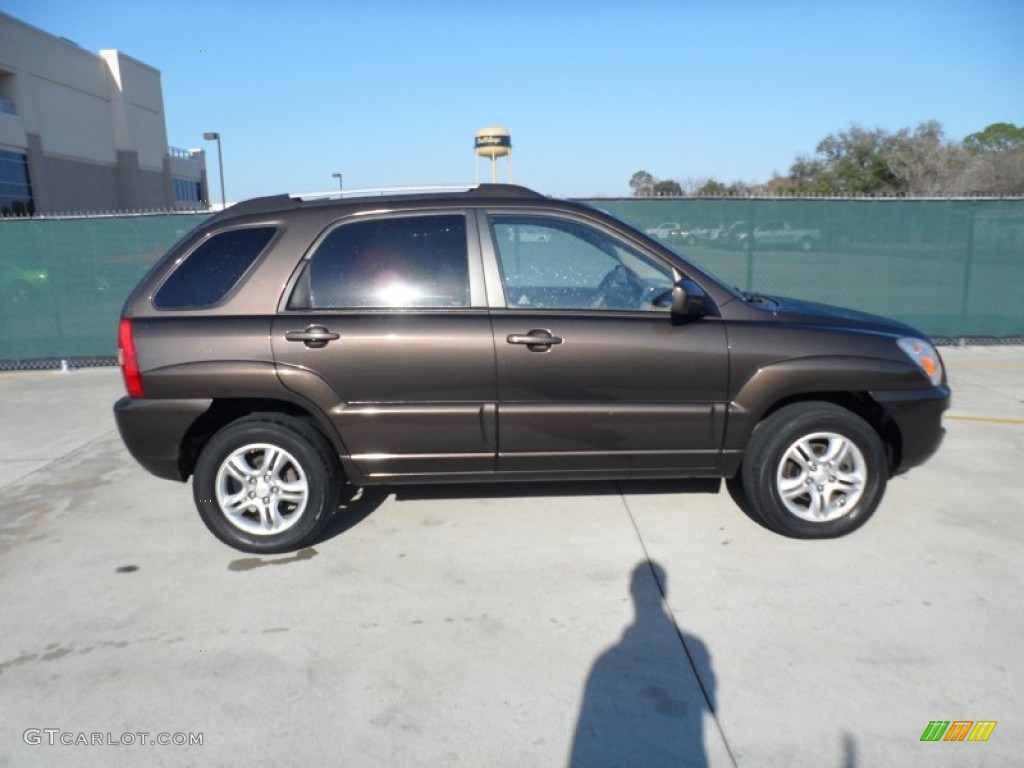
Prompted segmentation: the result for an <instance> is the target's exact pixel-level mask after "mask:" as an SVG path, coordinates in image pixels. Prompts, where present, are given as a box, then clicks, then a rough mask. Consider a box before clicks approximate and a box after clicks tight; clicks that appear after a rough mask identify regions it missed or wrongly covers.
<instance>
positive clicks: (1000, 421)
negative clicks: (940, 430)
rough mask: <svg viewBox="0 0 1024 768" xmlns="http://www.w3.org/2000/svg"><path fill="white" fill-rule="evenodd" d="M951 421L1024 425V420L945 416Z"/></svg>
mask: <svg viewBox="0 0 1024 768" xmlns="http://www.w3.org/2000/svg"><path fill="white" fill-rule="evenodd" d="M946 418H947V419H951V420H953V421H982V422H985V423H986V424H1024V419H997V418H995V417H994V416H946Z"/></svg>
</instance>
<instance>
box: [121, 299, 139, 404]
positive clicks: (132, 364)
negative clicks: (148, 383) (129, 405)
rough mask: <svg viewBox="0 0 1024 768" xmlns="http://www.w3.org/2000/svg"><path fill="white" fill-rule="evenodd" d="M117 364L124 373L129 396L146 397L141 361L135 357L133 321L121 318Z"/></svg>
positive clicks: (125, 386)
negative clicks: (143, 388) (143, 387)
mask: <svg viewBox="0 0 1024 768" xmlns="http://www.w3.org/2000/svg"><path fill="white" fill-rule="evenodd" d="M117 364H118V365H120V366H121V373H122V374H124V388H125V389H127V390H128V396H129V397H145V394H144V393H143V391H142V375H141V374H140V373H139V361H138V358H136V357H135V340H134V339H133V338H132V321H131V320H130V319H129V318H127V317H122V318H121V324H120V325H118V327H117Z"/></svg>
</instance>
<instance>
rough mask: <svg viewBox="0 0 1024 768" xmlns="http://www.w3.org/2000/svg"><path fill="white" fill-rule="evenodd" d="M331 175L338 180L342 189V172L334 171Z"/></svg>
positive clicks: (339, 187)
mask: <svg viewBox="0 0 1024 768" xmlns="http://www.w3.org/2000/svg"><path fill="white" fill-rule="evenodd" d="M331 176H333V177H334V178H336V179H337V180H338V189H339V190H341V189H342V186H341V174H340V173H332V174H331Z"/></svg>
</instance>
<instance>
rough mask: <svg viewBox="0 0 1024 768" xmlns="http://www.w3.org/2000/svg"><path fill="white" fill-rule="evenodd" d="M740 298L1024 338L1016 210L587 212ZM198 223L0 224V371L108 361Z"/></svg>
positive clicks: (868, 203)
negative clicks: (126, 317) (664, 247)
mask: <svg viewBox="0 0 1024 768" xmlns="http://www.w3.org/2000/svg"><path fill="white" fill-rule="evenodd" d="M588 202H590V203H591V204H593V205H595V206H597V207H599V208H603V209H605V210H607V211H609V212H611V213H613V214H615V215H617V216H619V217H621V218H623V219H625V220H626V221H629V222H631V223H632V224H634V225H635V226H638V227H639V228H640V229H643V230H653V231H654V234H655V236H656V237H660V238H661V239H662V240H663V241H665V242H667V243H669V244H670V245H672V246H673V247H675V248H677V249H678V250H680V251H681V252H683V253H684V254H685V255H686V256H687V257H688V258H690V259H693V260H694V261H696V262H697V263H699V264H700V265H701V266H703V267H705V268H706V269H708V270H710V271H711V272H712V273H714V274H716V275H718V276H719V277H721V278H722V279H723V280H724V281H726V282H728V283H729V284H730V285H735V286H738V287H740V288H742V289H743V290H756V291H760V292H761V293H767V294H782V295H787V296H794V297H797V298H803V299H810V300H813V301H821V302H825V303H829V304H837V305H839V306H846V307H852V308H855V309H860V310H863V311H866V312H873V313H876V314H881V315H886V316H889V317H894V318H897V319H900V320H904V321H906V322H908V323H910V324H911V325H914V326H916V327H918V328H920V329H921V330H923V331H924V332H926V333H928V334H930V335H932V336H935V337H941V338H953V339H956V338H968V339H969V338H977V337H984V338H1007V337H1010V338H1017V339H1019V338H1020V337H1024V297H1022V295H1021V294H1022V293H1024V199H1008V200H877V199H876V200H872V199H865V200H826V199H822V200H801V199H783V200H776V199H758V198H754V199H750V198H721V199H719V198H716V199H707V198H656V199H650V198H648V199H635V198H629V199H604V200H590V201H588ZM205 218H207V215H206V214H166V215H149V216H122V217H103V218H91V219H0V367H26V366H25V365H24V363H25V361H33V360H41V359H46V358H54V359H57V360H59V359H61V358H90V357H93V358H107V359H109V358H111V357H113V356H114V355H115V354H116V350H117V339H116V329H117V318H118V315H119V313H120V310H121V306H122V304H123V303H124V299H125V297H126V296H127V295H128V292H129V291H130V290H131V288H132V287H133V286H134V285H135V283H136V282H138V280H139V278H141V277H142V275H143V274H144V273H145V272H146V270H147V269H148V268H149V267H150V266H151V265H152V264H153V262H154V261H156V259H157V258H159V257H160V256H161V255H162V254H163V253H164V252H165V251H166V250H167V249H168V248H169V247H170V246H171V245H173V244H174V242H175V241H177V240H178V239H179V238H181V237H182V236H183V235H184V234H185V233H187V232H188V231H189V230H191V229H192V228H193V227H195V226H196V225H197V224H198V223H199V222H201V221H203V220H204V219H205Z"/></svg>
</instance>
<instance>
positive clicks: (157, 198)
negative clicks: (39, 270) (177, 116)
mask: <svg viewBox="0 0 1024 768" xmlns="http://www.w3.org/2000/svg"><path fill="white" fill-rule="evenodd" d="M208 200H209V194H208V193H207V181H206V158H205V153H203V152H202V151H201V150H194V151H186V150H179V149H175V148H173V147H168V145H167V127H166V124H165V120H164V99H163V90H162V89H161V86H160V72H159V71H158V70H156V69H153V68H152V67H150V66H148V65H146V64H143V63H142V62H141V61H137V60H135V59H133V58H131V57H130V56H126V55H124V54H123V53H120V52H118V51H114V50H109V51H106V50H105V51H100V53H99V55H97V54H94V53H91V52H89V51H86V50H83V49H82V48H80V47H78V46H77V45H75V44H74V43H72V42H70V41H69V40H65V39H63V38H60V37H54V36H53V35H50V34H47V33H46V32H43V31H42V30H39V29H36V28H35V27H33V26H30V25H28V24H25V23H24V22H22V21H19V20H18V19H15V18H14V17H12V16H8V15H7V14H4V13H0V215H11V214H25V213H32V212H35V213H60V212H73V211H103V210H140V209H153V208H195V207H199V206H201V205H202V204H203V203H202V201H208Z"/></svg>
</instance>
